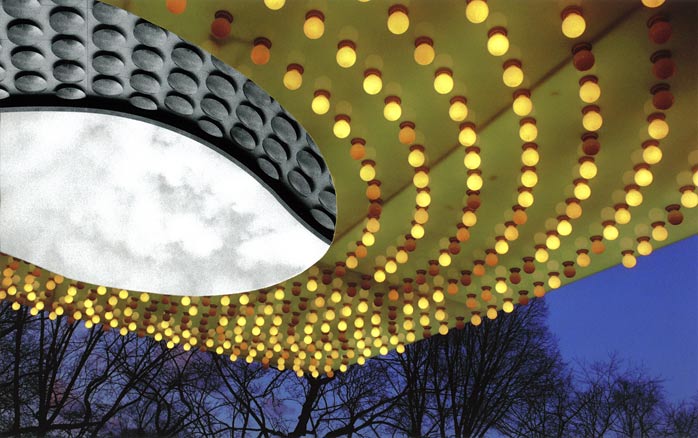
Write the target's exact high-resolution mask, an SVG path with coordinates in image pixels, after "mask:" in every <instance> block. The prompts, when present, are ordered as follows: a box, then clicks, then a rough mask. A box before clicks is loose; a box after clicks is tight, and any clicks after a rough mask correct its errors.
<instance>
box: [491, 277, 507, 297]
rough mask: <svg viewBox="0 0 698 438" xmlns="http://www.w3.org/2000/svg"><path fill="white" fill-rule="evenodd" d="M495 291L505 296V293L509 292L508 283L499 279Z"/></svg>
mask: <svg viewBox="0 0 698 438" xmlns="http://www.w3.org/2000/svg"><path fill="white" fill-rule="evenodd" d="M494 290H495V291H497V293H500V294H503V293H504V292H506V291H507V283H506V281H504V279H503V278H498V279H497V282H496V283H495V285H494Z"/></svg>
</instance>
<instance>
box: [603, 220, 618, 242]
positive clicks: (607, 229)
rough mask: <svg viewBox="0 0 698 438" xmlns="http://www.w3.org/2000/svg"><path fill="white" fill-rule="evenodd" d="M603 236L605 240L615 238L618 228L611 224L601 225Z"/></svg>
mask: <svg viewBox="0 0 698 438" xmlns="http://www.w3.org/2000/svg"><path fill="white" fill-rule="evenodd" d="M603 238H604V239H606V240H616V239H617V238H618V228H616V227H615V225H613V224H606V225H605V226H604V227H603Z"/></svg>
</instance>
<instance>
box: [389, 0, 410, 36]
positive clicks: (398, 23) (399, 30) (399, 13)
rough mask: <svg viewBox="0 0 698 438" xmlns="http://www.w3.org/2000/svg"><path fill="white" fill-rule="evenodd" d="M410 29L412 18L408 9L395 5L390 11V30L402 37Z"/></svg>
mask: <svg viewBox="0 0 698 438" xmlns="http://www.w3.org/2000/svg"><path fill="white" fill-rule="evenodd" d="M409 27H410V17H409V16H408V15H407V8H405V7H404V6H402V5H394V6H392V7H391V8H390V10H389V11H388V30H389V31H390V33H393V34H395V35H402V34H403V33H405V32H407V29H408V28H409Z"/></svg>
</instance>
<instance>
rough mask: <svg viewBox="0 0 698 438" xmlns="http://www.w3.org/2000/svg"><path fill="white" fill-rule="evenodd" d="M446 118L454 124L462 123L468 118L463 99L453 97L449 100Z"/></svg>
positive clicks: (466, 107)
mask: <svg viewBox="0 0 698 438" xmlns="http://www.w3.org/2000/svg"><path fill="white" fill-rule="evenodd" d="M448 117H449V118H450V119H451V120H453V121H454V122H462V121H463V120H465V119H466V118H467V117H468V106H467V105H466V100H465V98H464V97H459V96H457V97H454V98H453V99H451V106H449V107H448Z"/></svg>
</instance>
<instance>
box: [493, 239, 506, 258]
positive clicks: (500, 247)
mask: <svg viewBox="0 0 698 438" xmlns="http://www.w3.org/2000/svg"><path fill="white" fill-rule="evenodd" d="M494 250H495V251H496V252H497V254H506V253H507V252H509V243H507V241H506V240H505V239H503V238H502V239H497V242H496V243H495V244H494Z"/></svg>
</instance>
